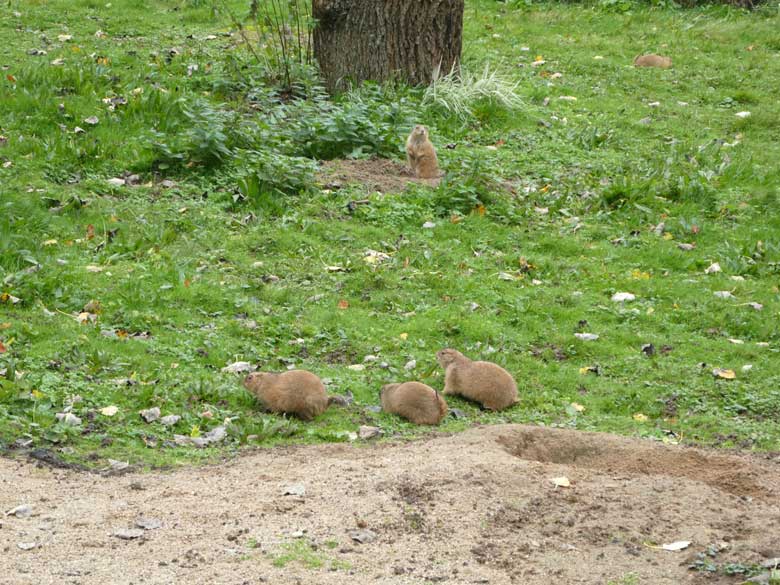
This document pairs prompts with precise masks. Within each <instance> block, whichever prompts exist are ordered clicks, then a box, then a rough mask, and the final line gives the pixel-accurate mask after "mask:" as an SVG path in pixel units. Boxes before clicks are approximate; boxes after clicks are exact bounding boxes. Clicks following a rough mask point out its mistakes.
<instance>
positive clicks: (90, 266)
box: [86, 264, 104, 272]
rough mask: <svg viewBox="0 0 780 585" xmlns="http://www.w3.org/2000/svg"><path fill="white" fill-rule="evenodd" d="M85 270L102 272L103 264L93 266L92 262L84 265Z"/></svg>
mask: <svg viewBox="0 0 780 585" xmlns="http://www.w3.org/2000/svg"><path fill="white" fill-rule="evenodd" d="M86 269H87V272H103V270H104V267H103V266H95V265H94V264H90V265H88V266H87V267H86Z"/></svg>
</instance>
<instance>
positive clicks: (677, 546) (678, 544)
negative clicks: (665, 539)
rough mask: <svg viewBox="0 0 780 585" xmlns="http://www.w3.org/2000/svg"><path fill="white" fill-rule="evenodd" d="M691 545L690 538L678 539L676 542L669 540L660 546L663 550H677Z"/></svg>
mask: <svg viewBox="0 0 780 585" xmlns="http://www.w3.org/2000/svg"><path fill="white" fill-rule="evenodd" d="M690 545H691V541H690V540H678V541H677V542H671V543H669V544H663V545H661V548H662V549H664V550H669V551H673V552H674V551H678V550H684V549H686V548H688V547H689V546H690Z"/></svg>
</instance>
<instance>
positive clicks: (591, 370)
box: [580, 366, 601, 376]
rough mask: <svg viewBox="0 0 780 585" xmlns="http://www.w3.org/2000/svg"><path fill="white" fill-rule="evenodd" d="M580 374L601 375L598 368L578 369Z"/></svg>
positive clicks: (586, 367)
mask: <svg viewBox="0 0 780 585" xmlns="http://www.w3.org/2000/svg"><path fill="white" fill-rule="evenodd" d="M580 374H582V375H585V374H596V375H597V376H598V375H599V374H601V368H599V367H598V366H584V367H582V368H580Z"/></svg>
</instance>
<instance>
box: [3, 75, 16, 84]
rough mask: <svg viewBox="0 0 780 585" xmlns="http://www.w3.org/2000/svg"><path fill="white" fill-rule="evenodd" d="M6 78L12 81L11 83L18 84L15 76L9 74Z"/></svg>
mask: <svg viewBox="0 0 780 585" xmlns="http://www.w3.org/2000/svg"><path fill="white" fill-rule="evenodd" d="M5 78H6V79H7V80H8V81H10V82H11V83H16V77H14V76H13V75H11V74H10V73H9V74H8V75H6V76H5Z"/></svg>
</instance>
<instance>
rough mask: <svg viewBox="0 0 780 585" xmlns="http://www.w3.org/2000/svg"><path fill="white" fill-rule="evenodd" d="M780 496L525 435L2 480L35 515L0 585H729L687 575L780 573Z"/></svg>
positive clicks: (755, 480)
mask: <svg viewBox="0 0 780 585" xmlns="http://www.w3.org/2000/svg"><path fill="white" fill-rule="evenodd" d="M559 476H566V477H568V478H569V480H570V481H571V487H569V488H556V487H555V486H554V485H553V483H552V481H551V478H553V477H559ZM301 487H302V488H303V489H304V490H305V493H303V494H302V495H301V494H300V491H301ZM286 491H292V492H297V493H298V495H289V494H288V495H285V492H286ZM778 496H780V456H774V458H773V456H766V457H757V456H750V455H747V454H723V453H715V452H710V451H703V450H697V449H691V448H682V447H672V446H662V445H657V444H654V443H650V442H646V441H638V440H633V439H626V438H621V437H614V436H611V435H604V434H590V433H581V432H576V431H566V430H552V429H544V428H538V427H524V426H517V425H506V426H496V427H483V428H475V429H472V430H470V431H467V432H464V433H462V434H458V435H453V436H443V437H436V438H431V439H426V440H421V441H418V442H411V443H381V444H369V445H347V444H335V445H318V446H302V447H294V448H277V449H269V450H264V451H257V452H255V453H252V454H250V455H246V456H244V457H240V458H238V459H236V460H234V461H231V462H229V463H226V464H222V465H219V466H213V467H206V468H199V469H184V470H178V471H175V472H168V473H160V472H155V473H150V474H135V473H133V474H127V475H123V476H119V477H102V476H99V475H95V474H88V473H80V472H77V471H72V470H57V469H51V468H49V467H37V466H36V465H34V464H32V463H29V462H22V461H12V460H0V510H2V511H7V510H9V509H12V508H14V507H16V506H19V505H22V504H29V505H30V506H31V507H32V515H30V516H28V517H17V516H15V515H12V516H6V517H0V522H1V523H2V524H1V525H0V551H1V552H2V554H0V582H2V583H4V584H9V585H17V584H48V583H58V584H59V583H73V584H79V585H91V584H105V583H112V584H115V583H116V584H130V583H135V584H140V583H144V584H158V583H159V584H163V583H165V584H169V583H188V584H189V583H193V584H201V583H202V584H207V583H208V584H231V585H242V584H252V585H254V584H257V583H274V584H287V583H290V584H298V583H300V584H304V583H318V584H342V583H360V584H364V583H379V584H382V583H399V584H400V583H409V584H412V583H414V584H418V583H428V582H431V583H436V582H443V583H464V584H465V583H491V584H501V583H519V584H529V585H534V584H540V585H541V584H545V585H547V584H549V583H593V584H601V585H606V584H607V583H609V582H610V581H615V582H620V583H624V582H637V583H652V584H654V585H666V584H668V585H672V584H675V585H677V584H680V583H736V582H739V581H742V580H744V577H742V578H740V577H725V576H714V577H711V576H706V574H704V573H699V572H696V571H693V570H691V569H689V565H691V564H692V563H694V562H695V561H696V560H697V558H698V557H697V555H698V554H699V553H702V552H703V551H706V550H707V548H708V547H713V548H711V550H719V551H720V552H717V554H716V556H715V557H707V558H708V559H710V560H711V561H713V562H716V563H718V564H725V563H729V562H733V563H743V564H749V563H761V562H765V561H766V560H767V559H769V558H773V557H780V539H778V537H777V527H778V526H780V497H778ZM22 516H24V514H22ZM141 517H143V518H145V519H146V525H147V528H149V527H152V528H151V529H148V530H141V529H138V533H136V534H135V535H134V534H133V533H132V532H129V533H126V534H125V536H126V537H127V536H138V535H139V534H140V535H141V536H138V537H137V538H133V539H130V540H124V539H121V538H119V537H117V536H115V535H114V534H115V533H116V531H118V530H127V529H135V528H136V522H137V521H138V519H139V518H141ZM157 521H159V524H160V526H159V527H158V528H154V525H155V524H156V523H157ZM143 523H144V522H142V524H143ZM358 529H361V530H364V531H365V530H369V531H371V532H370V533H365V532H364V533H362V534H359V535H355V534H350V532H351V531H354V530H358ZM372 533H373V535H374V536H375V539H374V540H373V541H370V542H365V543H363V544H361V543H358V542H356V541H355V540H353V536H360V537H361V538H364V537H366V536H367V538H364V539H366V540H371V536H372ZM679 540H690V541H692V544H691V546H690V547H689V548H688V549H687V550H684V551H681V552H668V551H663V550H659V549H657V548H651V547H650V546H648V544H659V545H660V544H661V543H669V542H673V541H679ZM20 544H21V545H23V547H22V548H20V546H19V545H20ZM32 545H35V548H30V547H31V546H32ZM23 548H30V550H23ZM307 564H308V566H307ZM631 574H633V575H635V577H636V579H637V580H636V581H632V580H629V581H619V580H621V579H624V578H625V577H626V576H627V575H631Z"/></svg>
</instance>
